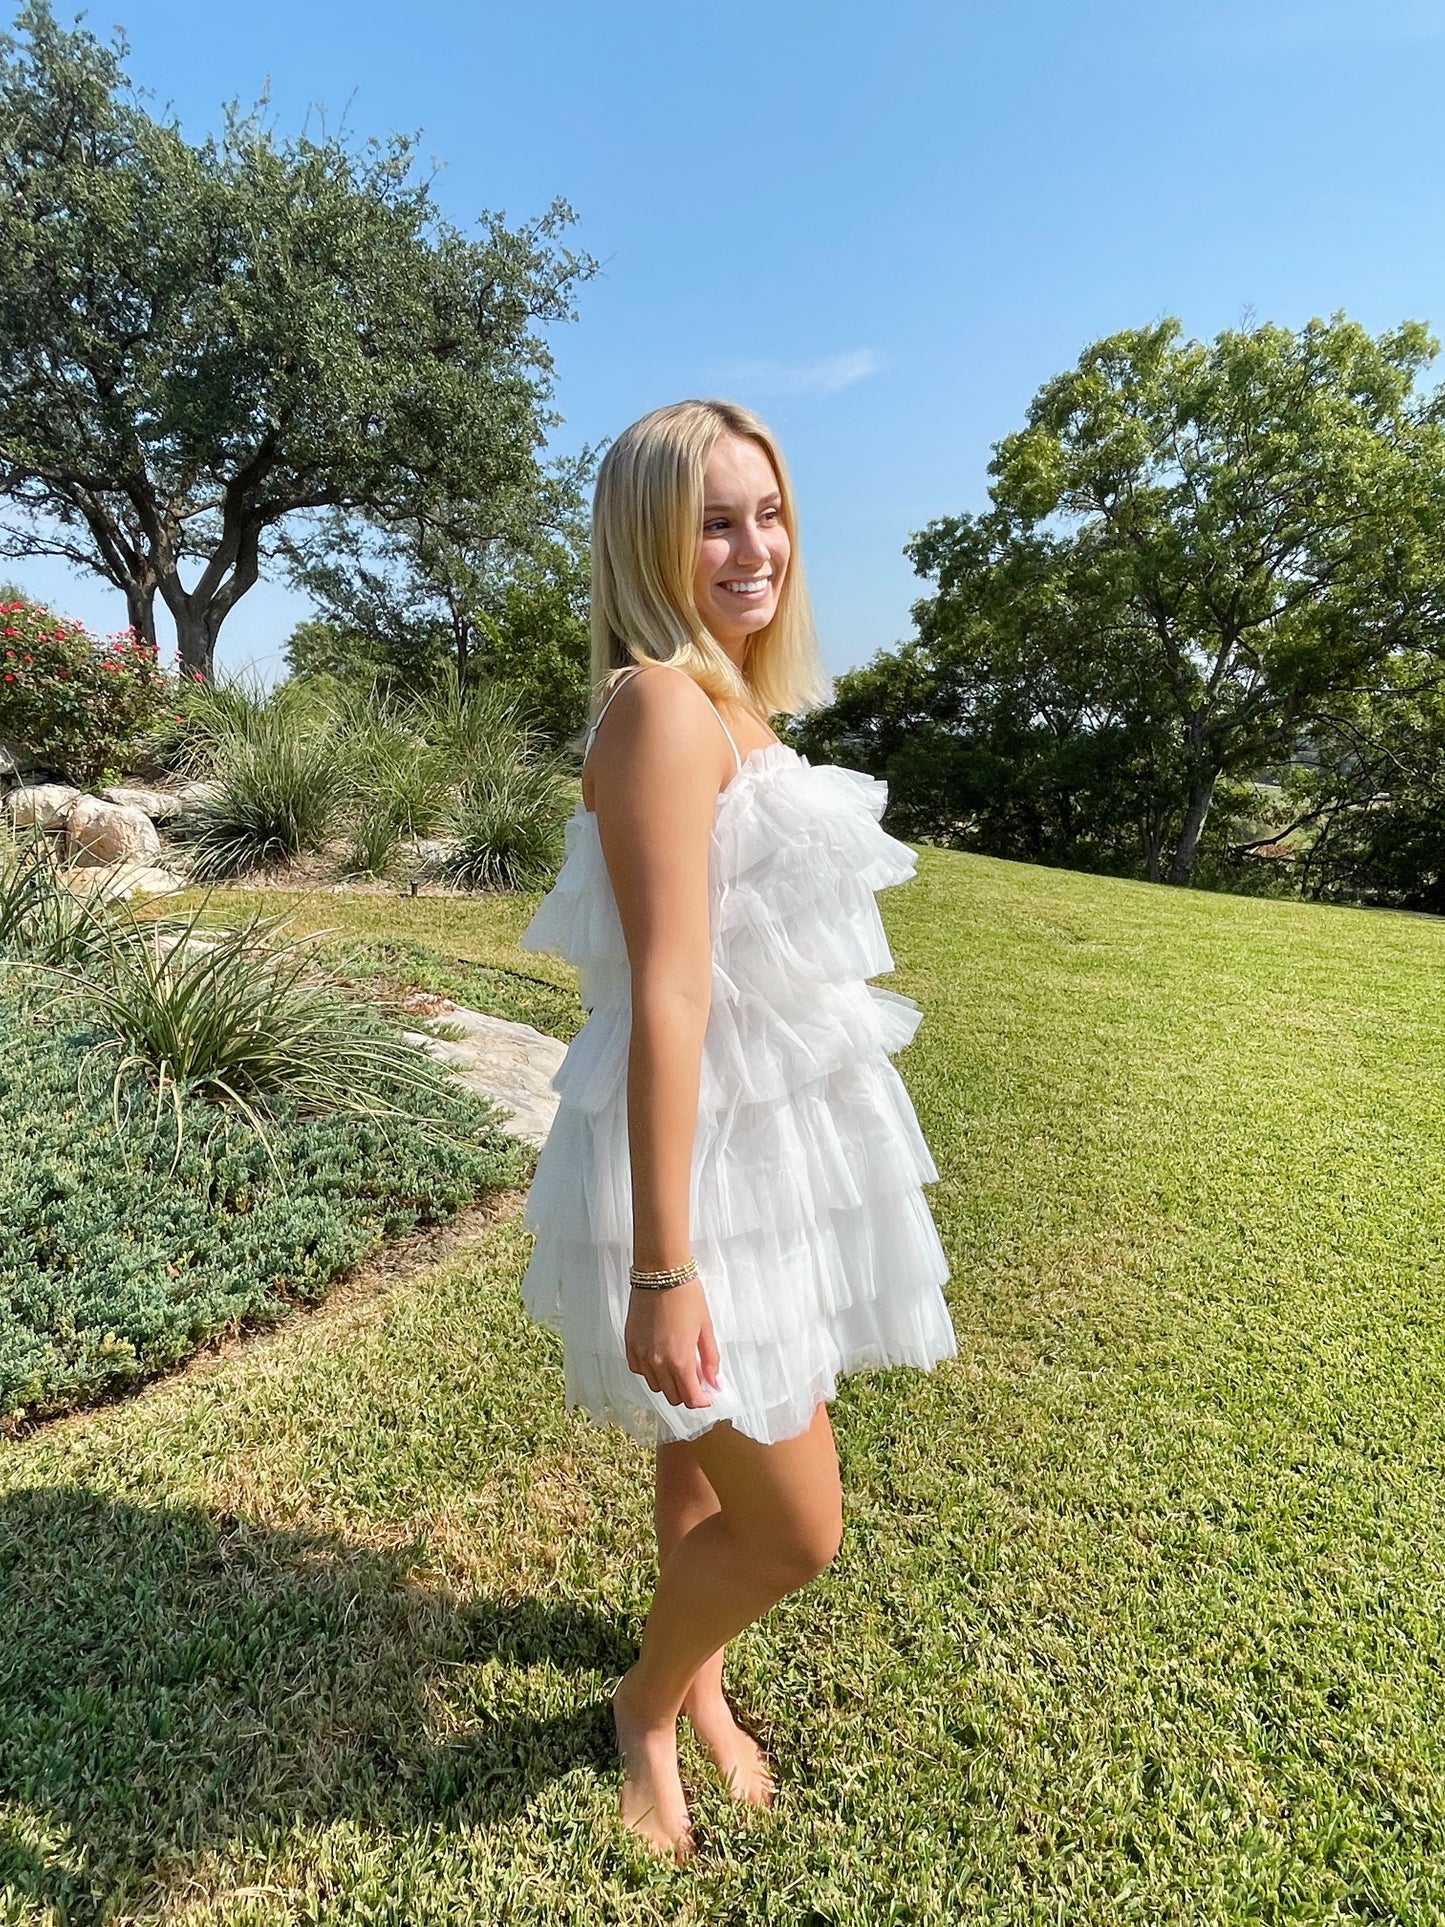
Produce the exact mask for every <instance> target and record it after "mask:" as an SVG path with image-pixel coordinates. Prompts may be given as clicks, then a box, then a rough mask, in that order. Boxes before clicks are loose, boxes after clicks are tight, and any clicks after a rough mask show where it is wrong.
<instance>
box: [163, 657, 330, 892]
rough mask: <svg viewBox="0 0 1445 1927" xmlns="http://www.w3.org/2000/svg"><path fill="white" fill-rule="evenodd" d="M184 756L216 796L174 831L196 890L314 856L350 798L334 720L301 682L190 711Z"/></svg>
mask: <svg viewBox="0 0 1445 1927" xmlns="http://www.w3.org/2000/svg"><path fill="white" fill-rule="evenodd" d="M190 748H191V754H192V758H193V765H194V767H195V768H197V769H198V770H200V769H204V771H205V773H206V776H207V778H208V780H209V781H210V782H211V783H212V784H213V785H214V786H215V790H216V794H215V795H214V796H212V797H210V798H209V799H207V800H206V801H205V802H202V803H199V804H197V805H196V806H195V808H194V809H193V810H191V811H189V812H188V813H187V817H186V818H185V819H184V821H183V822H182V824H180V825H179V826H178V828H179V830H180V833H181V834H183V835H184V837H185V838H186V839H187V842H188V846H189V851H190V856H189V860H190V865H191V871H192V874H193V875H194V876H195V877H196V878H197V879H198V880H200V881H202V882H215V881H219V880H221V879H223V878H226V877H233V876H240V875H241V874H243V873H244V872H245V871H248V870H253V869H260V868H263V867H264V866H266V865H267V864H276V863H284V862H289V861H291V860H292V859H294V858H295V857H297V856H299V855H300V854H301V853H302V852H303V851H307V850H316V849H319V848H320V847H321V845H322V843H323V842H324V840H325V839H326V837H327V836H328V834H329V833H330V831H331V829H332V827H333V826H334V824H335V823H336V820H337V817H338V815H339V813H340V812H341V810H342V807H343V805H344V803H345V801H346V798H347V795H348V791H349V786H350V778H351V768H350V763H349V760H348V757H347V755H346V751H345V748H344V745H343V742H342V739H341V736H340V734H339V732H338V728H337V722H336V716H335V713H334V711H333V710H332V709H331V708H330V706H329V705H328V704H326V703H325V702H324V701H321V700H319V699H318V698H317V696H316V695H315V693H314V692H313V691H311V690H310V689H308V688H307V686H306V685H305V684H304V683H283V684H281V686H280V687H279V688H278V689H276V690H274V691H273V692H271V693H270V694H265V695H263V694H259V693H248V692H247V691H245V690H244V689H243V688H241V687H240V686H238V685H235V684H227V685H224V686H223V687H222V688H221V690H220V692H219V693H218V695H217V697H216V698H215V700H214V701H211V702H203V703H202V704H201V705H200V706H199V707H198V709H197V711H196V713H195V717H194V726H193V731H192V735H191V738H190Z"/></svg>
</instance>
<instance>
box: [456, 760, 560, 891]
mask: <svg viewBox="0 0 1445 1927" xmlns="http://www.w3.org/2000/svg"><path fill="white" fill-rule="evenodd" d="M565 816H566V800H565V793H564V791H563V789H562V785H561V779H560V776H559V773H558V771H557V770H556V769H555V768H554V767H553V766H552V764H551V762H550V761H547V762H532V763H519V764H502V763H496V764H493V765H491V766H490V767H487V768H482V769H475V770H473V771H472V772H471V773H470V775H468V777H467V778H466V780H465V782H464V783H463V785H462V788H461V793H460V796H459V797H458V800H457V804H456V809H455V812H454V815H453V819H452V828H453V832H454V834H455V835H456V838H457V842H458V848H457V850H456V852H455V854H454V855H452V856H450V857H448V858H446V860H445V861H444V862H443V863H442V864H441V865H440V871H441V874H442V875H444V876H447V877H450V878H451V879H452V881H453V882H456V883H460V884H464V885H465V886H466V887H467V888H468V889H471V890H530V889H535V888H538V887H539V886H541V885H542V884H543V883H545V882H547V881H548V880H549V879H550V878H551V877H552V876H553V875H554V874H555V872H556V869H557V866H558V864H559V863H560V862H561V858H562V825H563V822H564V820H565Z"/></svg>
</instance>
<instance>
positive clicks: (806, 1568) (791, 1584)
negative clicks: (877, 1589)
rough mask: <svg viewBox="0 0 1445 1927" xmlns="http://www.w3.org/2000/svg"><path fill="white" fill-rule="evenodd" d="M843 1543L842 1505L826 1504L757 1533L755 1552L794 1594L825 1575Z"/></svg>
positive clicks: (773, 1523) (787, 1518)
mask: <svg viewBox="0 0 1445 1927" xmlns="http://www.w3.org/2000/svg"><path fill="white" fill-rule="evenodd" d="M842 1543H843V1508H842V1505H841V1503H827V1504H823V1505H816V1506H812V1507H810V1508H809V1509H808V1510H807V1511H806V1512H800V1513H795V1514H789V1515H788V1516H787V1517H785V1518H783V1519H775V1520H773V1521H772V1522H771V1524H770V1528H769V1529H767V1530H765V1531H762V1532H759V1533H758V1534H757V1536H756V1538H755V1540H754V1553H755V1556H756V1557H757V1558H758V1559H759V1561H760V1562H761V1563H763V1564H765V1565H767V1566H768V1567H769V1568H771V1569H772V1570H773V1571H774V1572H775V1573H776V1575H777V1576H778V1577H779V1578H780V1579H781V1580H782V1581H783V1582H784V1583H785V1584H786V1586H787V1588H788V1590H789V1591H792V1590H794V1589H795V1588H796V1587H798V1586H805V1585H807V1583H808V1581H809V1580H810V1579H816V1578H817V1577H818V1575H819V1573H821V1572H825V1571H826V1570H827V1568H828V1567H829V1566H831V1565H832V1563H833V1561H834V1560H835V1559H836V1558H837V1556H838V1552H839V1549H840V1548H841V1546H842Z"/></svg>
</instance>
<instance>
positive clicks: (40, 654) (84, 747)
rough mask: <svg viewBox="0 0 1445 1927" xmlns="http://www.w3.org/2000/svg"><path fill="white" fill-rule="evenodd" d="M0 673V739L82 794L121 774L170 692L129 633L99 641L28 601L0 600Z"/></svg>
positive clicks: (149, 651) (147, 648)
mask: <svg viewBox="0 0 1445 1927" xmlns="http://www.w3.org/2000/svg"><path fill="white" fill-rule="evenodd" d="M0 674H3V679H0V736H4V737H8V738H9V739H10V740H11V741H12V742H16V743H22V744H24V746H25V747H26V748H27V749H29V750H33V751H34V753H35V755H36V756H38V757H40V758H41V759H42V760H43V761H44V763H45V764H46V766H47V767H48V768H50V769H53V770H54V771H55V772H56V774H57V775H60V776H63V777H65V779H66V780H67V781H68V782H71V783H74V784H76V785H77V786H78V787H79V788H81V789H91V788H94V787H95V785H96V784H98V783H99V782H101V781H102V779H103V778H104V777H105V776H106V775H107V774H108V773H109V772H112V771H120V770H121V769H123V768H124V766H125V761H126V758H127V756H129V755H131V754H132V753H133V752H134V750H135V746H136V744H137V741H138V740H139V738H140V737H141V736H143V735H144V733H145V731H146V730H147V728H148V727H149V726H150V725H151V724H152V723H153V722H154V721H155V719H156V717H157V715H158V714H159V712H160V710H161V707H162V705H163V704H165V703H166V702H167V700H168V698H170V697H171V694H172V692H171V688H170V678H169V677H168V676H167V675H166V673H165V671H164V670H163V669H162V668H161V666H160V663H159V662H158V661H157V660H156V650H155V646H154V644H152V643H149V642H143V641H142V640H141V639H140V637H138V636H137V635H136V633H135V631H134V630H133V629H126V630H123V631H122V632H121V633H120V634H119V635H115V636H110V637H108V638H107V639H106V640H105V641H104V642H99V641H97V640H96V639H95V638H94V637H93V636H91V635H90V634H89V632H88V631H87V630H86V627H85V625H84V623H80V622H71V621H69V620H67V618H66V617H64V616H57V615H54V614H53V613H52V612H51V611H50V610H49V609H42V608H41V607H40V606H39V605H38V604H37V603H33V602H0ZM170 707H171V708H172V709H173V708H174V707H175V704H174V701H173V700H171V701H170Z"/></svg>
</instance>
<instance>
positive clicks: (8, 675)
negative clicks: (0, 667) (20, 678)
mask: <svg viewBox="0 0 1445 1927" xmlns="http://www.w3.org/2000/svg"><path fill="white" fill-rule="evenodd" d="M5 680H6V682H14V680H15V678H14V677H13V676H12V675H11V673H10V671H9V670H8V669H7V670H6V671H5Z"/></svg>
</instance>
